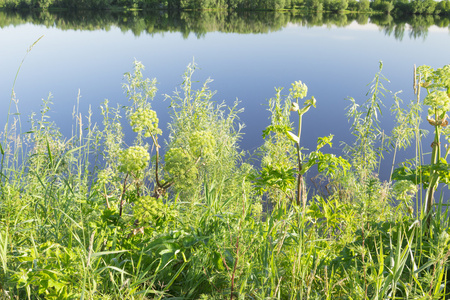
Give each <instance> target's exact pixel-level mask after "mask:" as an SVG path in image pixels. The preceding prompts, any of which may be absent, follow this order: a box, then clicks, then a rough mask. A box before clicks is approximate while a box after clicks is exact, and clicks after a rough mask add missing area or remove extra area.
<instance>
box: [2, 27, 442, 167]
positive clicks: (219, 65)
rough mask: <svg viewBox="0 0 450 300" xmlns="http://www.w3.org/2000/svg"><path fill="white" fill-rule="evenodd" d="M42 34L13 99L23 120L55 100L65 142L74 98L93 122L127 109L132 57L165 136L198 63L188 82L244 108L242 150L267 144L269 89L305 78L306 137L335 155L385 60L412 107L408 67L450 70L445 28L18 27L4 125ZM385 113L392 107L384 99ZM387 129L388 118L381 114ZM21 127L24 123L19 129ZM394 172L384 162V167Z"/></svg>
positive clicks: (5, 54)
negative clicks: (152, 88)
mask: <svg viewBox="0 0 450 300" xmlns="http://www.w3.org/2000/svg"><path fill="white" fill-rule="evenodd" d="M42 35H43V36H44V37H43V38H42V39H41V40H40V41H39V43H37V44H36V45H35V46H34V48H33V49H32V50H31V52H29V53H28V55H27V56H26V58H25V61H24V63H23V65H22V68H21V70H20V73H19V76H18V79H17V82H16V86H15V91H16V96H17V98H18V99H19V109H20V112H21V114H22V115H23V116H28V115H30V114H31V112H32V111H35V112H38V111H39V109H40V105H41V103H42V102H41V99H42V98H47V97H48V94H49V93H52V95H53V102H54V105H53V106H52V109H51V113H50V114H51V116H52V119H53V120H54V121H55V122H56V123H57V125H58V126H59V127H60V128H61V130H62V131H63V133H64V134H66V135H67V136H70V134H71V128H72V122H69V120H71V119H72V111H73V107H74V105H75V104H76V102H77V95H78V92H79V91H80V94H81V98H80V107H81V110H82V111H83V112H87V110H88V107H89V106H91V107H92V109H93V111H94V118H98V119H97V120H100V119H99V117H100V110H99V109H98V108H99V106H100V104H101V102H102V101H103V100H104V99H109V100H110V102H111V103H121V104H125V103H126V98H125V95H124V93H123V90H122V87H121V85H122V83H124V81H123V74H124V73H125V72H129V71H132V63H133V60H134V59H137V60H139V61H142V63H143V64H144V65H145V66H146V70H145V75H146V76H147V77H156V78H157V80H158V82H159V85H158V88H159V92H158V96H157V97H156V100H155V103H154V104H153V107H154V109H155V110H157V112H158V115H159V117H160V122H161V124H160V127H161V128H162V129H163V130H164V129H165V128H166V127H167V126H166V124H167V122H168V121H169V117H168V111H169V109H168V106H169V103H168V102H167V101H166V102H165V101H163V100H164V94H171V93H172V91H174V90H175V89H176V88H177V86H178V85H179V84H180V83H181V81H182V79H181V75H182V73H183V71H184V70H185V68H186V66H187V65H188V64H189V63H190V62H192V61H193V60H195V62H196V64H198V66H199V69H198V70H197V72H196V73H195V75H194V77H195V78H194V79H195V80H197V81H199V82H203V81H204V80H206V79H207V78H208V77H211V78H212V79H214V81H213V82H212V83H211V84H210V87H211V89H212V90H217V94H216V95H215V96H214V99H215V100H216V101H217V102H222V101H225V102H227V103H229V104H230V105H231V104H232V103H233V102H234V101H235V100H236V99H238V100H239V101H240V102H241V103H240V106H241V107H243V108H244V109H245V112H244V113H243V114H242V115H241V120H240V121H241V122H242V123H245V125H246V128H245V129H244V133H245V136H244V140H243V142H242V148H243V149H246V150H249V151H253V150H255V149H256V148H257V147H258V146H260V145H261V144H262V143H263V140H262V138H261V131H262V129H264V128H265V126H266V125H267V124H268V121H269V120H268V118H269V114H268V112H267V111H266V107H265V106H264V104H266V103H267V99H269V98H271V97H273V96H274V95H275V89H274V88H275V87H285V91H286V93H287V90H288V88H289V87H290V84H291V83H292V82H294V81H295V80H302V81H303V82H305V83H306V84H307V85H308V89H309V91H308V95H309V96H312V95H314V96H315V98H316V99H317V108H316V109H313V110H311V111H310V112H308V114H307V115H306V116H305V117H304V125H303V128H304V129H303V135H302V139H303V141H304V143H305V145H306V147H308V148H314V147H315V143H316V140H317V137H318V136H324V135H328V134H330V133H332V134H334V135H335V144H334V146H335V147H334V149H333V150H332V151H333V152H335V153H339V151H340V145H339V144H340V143H339V141H350V140H351V135H350V133H349V125H350V124H349V123H348V121H347V119H346V117H345V108H346V107H347V106H348V104H349V103H348V101H346V100H345V99H346V98H347V97H353V98H355V99H357V100H358V101H361V102H362V101H364V100H366V92H367V90H368V86H367V84H368V83H370V82H371V80H372V79H373V76H374V74H375V73H376V72H377V71H378V65H379V61H383V64H384V69H383V74H384V75H385V76H386V77H387V78H389V79H390V81H391V83H389V84H387V83H386V84H385V86H386V87H387V88H389V89H390V90H392V91H399V90H403V93H402V94H401V98H402V99H403V100H404V101H405V102H406V101H409V100H411V99H413V98H414V97H413V93H412V70H413V65H414V64H416V65H422V64H427V65H430V66H432V67H435V68H438V67H442V66H443V65H446V64H449V63H450V55H449V50H448V49H450V34H449V29H448V28H444V29H442V28H438V27H436V26H432V27H430V28H429V29H428V33H427V34H426V35H423V36H420V37H418V38H413V37H410V35H409V34H408V27H407V26H406V30H405V34H404V36H403V39H398V38H395V37H394V36H392V35H387V34H386V33H385V30H382V29H380V28H379V27H378V26H376V25H374V24H366V25H359V24H358V23H357V22H352V23H350V24H349V25H346V26H344V27H337V26H313V27H309V26H303V25H299V24H294V23H289V22H288V23H287V24H285V25H284V26H281V27H280V28H276V30H268V31H267V32H265V33H247V34H242V33H227V32H223V31H209V32H206V33H203V34H201V35H198V34H186V32H184V33H181V32H179V31H176V30H172V31H167V32H158V33H151V34H150V33H147V32H140V33H139V34H138V35H135V34H134V33H133V32H132V31H131V30H126V29H124V28H119V27H117V26H114V25H113V26H109V27H108V28H100V29H94V30H91V31H85V30H74V29H64V30H62V29H59V28H57V27H56V26H52V25H48V24H47V25H46V26H44V25H39V24H31V23H27V22H23V23H22V24H19V25H4V26H3V27H2V28H1V29H0V66H1V69H0V70H1V72H0V82H1V84H0V101H1V102H0V107H1V109H0V112H1V113H0V121H1V123H2V124H4V122H5V120H6V114H7V108H8V105H9V99H10V95H11V88H12V85H13V81H14V77H15V74H16V71H17V69H18V67H19V66H20V64H21V61H22V59H23V58H24V56H25V55H26V52H27V49H28V47H29V46H30V45H31V44H33V42H34V41H35V40H37V39H38V38H39V37H40V36H42ZM385 101H386V106H387V107H389V106H390V105H391V104H392V97H389V96H388V97H387V99H386V100H385ZM383 122H384V123H385V126H386V130H389V128H391V126H390V125H392V123H393V120H392V118H391V116H390V115H389V113H386V114H384V116H383ZM24 125H26V124H24ZM385 165H386V169H390V162H386V164H385Z"/></svg>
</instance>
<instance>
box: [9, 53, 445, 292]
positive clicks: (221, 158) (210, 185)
mask: <svg viewBox="0 0 450 300" xmlns="http://www.w3.org/2000/svg"><path fill="white" fill-rule="evenodd" d="M195 69H196V65H195V64H194V63H192V64H190V65H189V66H188V67H187V70H186V72H185V73H184V75H183V83H182V84H181V87H180V90H179V91H175V92H174V93H173V94H172V95H167V96H166V98H167V99H168V101H170V107H171V112H170V113H171V116H172V121H171V123H170V124H169V126H168V128H167V129H163V128H160V126H159V120H158V113H157V112H156V111H154V110H153V109H152V101H157V98H158V97H157V89H156V84H157V82H156V79H152V80H151V79H147V78H145V77H144V75H143V71H144V66H143V65H142V64H141V63H139V62H135V63H134V69H133V71H132V72H130V73H127V74H125V79H126V84H125V85H124V91H125V94H126V97H127V98H128V100H129V104H128V105H127V106H123V107H111V106H110V105H109V103H108V102H107V101H105V102H104V103H103V104H102V106H101V114H102V116H103V121H102V123H101V124H95V123H93V122H92V115H93V114H95V111H94V112H89V113H88V115H87V116H83V115H82V114H81V113H79V112H78V111H77V110H75V111H74V131H73V135H72V136H71V137H64V136H63V135H62V134H61V133H60V131H59V129H58V127H57V125H56V124H54V123H53V122H51V120H50V119H49V116H48V111H49V107H50V106H51V96H49V98H48V99H47V100H45V101H43V104H42V109H41V111H40V114H38V115H32V116H31V117H30V120H31V123H30V124H31V130H29V131H28V132H22V128H21V126H20V115H15V114H13V111H12V109H13V107H14V105H11V107H10V109H9V111H8V121H7V124H6V126H5V128H4V131H3V134H2V138H1V144H0V146H1V148H0V150H1V155H2V157H1V169H0V172H1V174H0V176H1V177H0V178H1V180H0V192H1V198H0V229H1V230H0V298H1V299H169V298H170V299H224V298H229V299H443V298H447V297H449V291H448V286H449V285H448V278H447V274H448V266H449V262H448V258H449V256H450V247H449V243H450V235H449V215H448V213H449V210H448V206H447V205H446V203H445V201H444V200H445V198H444V197H443V196H441V197H440V198H438V197H436V196H435V195H434V194H435V191H436V187H437V185H438V184H439V183H441V184H447V183H448V181H447V178H448V175H447V174H448V171H449V169H448V167H447V166H448V165H447V162H446V157H447V154H448V152H449V150H448V148H445V147H444V146H443V145H442V142H441V141H442V139H447V138H448V129H447V126H446V125H447V123H448V122H447V119H446V118H447V115H446V114H447V112H448V111H449V110H450V106H449V104H448V103H450V98H449V97H450V95H449V90H450V72H449V70H450V66H444V67H443V68H439V69H436V70H434V69H431V68H430V67H420V68H418V70H417V73H416V75H415V81H416V84H417V86H416V91H417V99H414V100H413V101H412V102H411V104H409V105H407V106H403V104H402V101H401V100H400V99H399V97H398V94H393V95H392V97H394V106H393V107H392V109H391V111H392V112H393V114H394V117H395V118H396V119H397V124H396V126H395V128H393V130H392V133H391V136H387V134H385V133H384V132H383V130H382V129H381V128H382V127H381V114H382V111H383V99H384V98H385V97H387V96H388V95H390V94H391V92H389V91H388V90H387V88H385V87H384V85H383V84H385V83H386V82H387V79H386V78H385V77H384V76H383V75H382V66H381V65H380V70H379V72H378V73H377V74H376V75H375V78H374V81H373V82H372V83H371V87H370V89H369V92H368V94H367V100H366V101H364V102H360V101H357V100H354V99H351V106H350V107H349V109H348V118H349V120H350V122H351V131H352V132H353V134H354V136H355V140H354V142H353V143H349V144H348V145H346V147H345V149H346V151H345V156H344V157H337V156H334V155H332V154H329V153H326V147H327V146H328V145H331V144H332V138H333V137H332V136H331V135H330V136H327V137H318V143H317V148H316V149H315V150H313V151H307V150H306V149H303V148H302V144H301V131H302V128H308V123H309V121H308V120H307V117H305V119H304V120H303V117H304V116H307V114H306V113H307V110H308V109H310V108H311V107H314V106H315V105H316V101H315V99H314V97H311V98H309V100H306V101H305V102H304V103H303V104H302V103H301V102H300V100H301V99H303V98H305V97H306V95H307V87H306V85H305V84H304V83H302V82H299V81H297V82H294V83H293V84H292V87H291V89H290V90H289V93H288V94H287V95H286V96H284V95H283V94H282V89H276V93H275V97H274V98H272V99H270V100H269V106H268V107H269V111H270V112H271V124H270V125H269V126H268V128H267V129H266V130H265V131H264V134H263V135H264V143H263V145H262V146H261V148H260V149H259V150H258V152H257V153H256V154H258V155H260V156H261V166H260V167H258V166H253V165H251V164H248V163H245V162H244V160H243V158H244V153H243V151H242V150H240V149H239V142H240V141H241V140H242V139H243V138H244V136H243V135H242V133H241V129H242V125H240V124H239V123H238V121H239V113H240V112H241V111H242V109H240V108H239V104H238V103H236V104H235V105H234V106H233V107H227V106H226V105H225V104H223V103H216V102H214V101H213V96H214V92H212V91H211V90H210V89H209V87H208V83H209V80H207V81H206V82H205V83H204V84H203V85H199V86H198V88H197V87H196V86H197V85H196V83H195V82H194V81H193V76H194V71H195ZM420 87H422V88H425V89H427V95H426V97H425V100H424V101H422V100H421V97H420V94H419V89H420ZM14 99H15V98H14V93H13V96H12V97H11V104H14V103H15V101H14ZM317 105H320V99H319V100H317ZM422 105H428V106H429V107H430V109H429V117H428V123H429V124H431V126H432V128H433V130H434V134H435V137H434V142H433V145H432V147H433V148H432V149H433V151H432V155H431V160H430V161H431V164H429V165H426V164H424V161H425V160H424V158H423V151H422V150H421V148H422V146H421V143H422V138H423V130H422V129H421V127H422V123H423V122H422V113H421V112H422ZM291 113H294V114H295V113H297V116H298V119H296V121H297V122H294V123H293V122H291V116H290V114H291ZM302 121H304V124H302ZM124 126H130V127H131V128H132V129H133V131H134V133H135V134H134V136H133V139H134V140H133V143H132V144H131V145H127V144H126V143H125V142H124V140H125V137H124V133H123V128H124ZM165 130H167V133H168V135H167V136H168V140H167V141H166V142H164V143H162V142H161V139H160V135H161V133H162V132H163V131H165ZM127 140H130V139H127ZM410 145H415V148H416V149H417V151H416V153H417V154H416V157H415V158H413V159H411V160H409V161H407V162H403V163H402V164H401V165H400V167H399V168H397V169H396V170H395V171H394V170H393V171H392V173H393V180H392V181H389V182H381V181H380V180H379V177H378V174H377V173H378V170H379V168H380V164H381V163H386V161H385V160H383V155H384V154H385V153H386V152H387V151H393V153H396V152H397V151H398V150H400V149H404V148H406V147H408V146H410ZM425 159H427V158H426V157H425ZM394 163H395V155H394V162H393V164H394ZM313 167H314V168H316V167H317V168H318V170H319V172H320V176H322V177H323V178H324V179H325V180H324V181H323V182H325V183H324V185H325V186H324V188H323V189H320V190H317V191H315V190H314V189H313V188H312V187H311V186H307V185H306V181H304V180H303V179H304V176H305V175H306V172H307V171H308V170H309V169H311V168H313ZM394 179H395V180H394ZM422 188H426V189H427V192H425V194H423V195H422V193H421V192H420V191H421V190H422ZM306 191H308V192H306ZM414 201H415V203H414ZM266 202H269V203H270V205H269V206H268V207H266V208H265V209H263V203H266ZM414 210H416V211H414Z"/></svg>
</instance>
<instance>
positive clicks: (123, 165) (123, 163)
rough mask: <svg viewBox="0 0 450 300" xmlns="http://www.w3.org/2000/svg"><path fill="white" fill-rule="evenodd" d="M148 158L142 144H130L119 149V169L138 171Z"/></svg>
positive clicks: (126, 171)
mask: <svg viewBox="0 0 450 300" xmlns="http://www.w3.org/2000/svg"><path fill="white" fill-rule="evenodd" d="M149 160H150V154H148V152H147V150H145V148H144V147H142V146H132V147H130V148H128V149H126V150H123V151H121V153H120V156H119V164H120V167H119V170H120V171H121V172H124V173H138V172H140V171H142V170H144V169H145V168H146V167H147V165H148V162H149Z"/></svg>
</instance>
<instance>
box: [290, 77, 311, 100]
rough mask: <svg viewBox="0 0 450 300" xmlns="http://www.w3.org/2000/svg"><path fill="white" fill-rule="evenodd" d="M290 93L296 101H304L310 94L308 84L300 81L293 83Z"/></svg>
mask: <svg viewBox="0 0 450 300" xmlns="http://www.w3.org/2000/svg"><path fill="white" fill-rule="evenodd" d="M289 91H290V92H291V93H292V97H293V98H294V99H303V98H305V97H306V94H307V93H308V87H307V86H306V84H304V83H302V82H301V81H300V80H298V81H294V83H292V88H290V89H289Z"/></svg>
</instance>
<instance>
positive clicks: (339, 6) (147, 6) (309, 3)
mask: <svg viewBox="0 0 450 300" xmlns="http://www.w3.org/2000/svg"><path fill="white" fill-rule="evenodd" d="M0 6H1V7H4V8H6V9H40V10H46V9H53V8H58V9H61V8H63V9H70V10H72V9H88V10H97V9H142V10H212V9H213V10H285V9H287V10H294V9H295V10H302V11H309V12H311V11H314V12H322V11H324V12H343V11H353V12H382V13H386V14H396V15H414V14H416V15H419V14H420V15H433V14H434V15H450V0H442V1H435V0H372V1H370V0H76V1H74V0H0Z"/></svg>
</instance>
